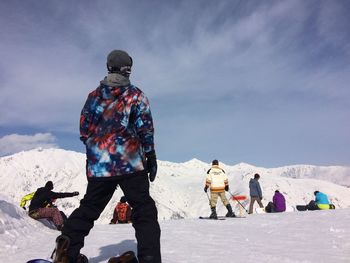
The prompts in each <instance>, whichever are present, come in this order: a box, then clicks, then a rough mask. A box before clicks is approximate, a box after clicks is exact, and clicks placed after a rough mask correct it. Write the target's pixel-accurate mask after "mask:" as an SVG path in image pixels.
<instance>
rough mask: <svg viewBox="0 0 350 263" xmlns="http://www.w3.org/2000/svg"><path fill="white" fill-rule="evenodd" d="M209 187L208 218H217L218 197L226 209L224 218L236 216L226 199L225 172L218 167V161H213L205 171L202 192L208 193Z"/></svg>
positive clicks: (226, 184)
mask: <svg viewBox="0 0 350 263" xmlns="http://www.w3.org/2000/svg"><path fill="white" fill-rule="evenodd" d="M209 187H210V209H211V214H210V216H209V217H210V218H212V219H217V218H218V216H217V214H216V204H217V201H218V197H220V198H221V201H222V202H223V204H224V205H225V206H226V208H227V211H228V212H227V214H226V217H235V216H236V215H235V214H234V212H233V211H232V207H231V205H230V203H229V201H228V200H227V198H226V195H225V191H228V190H229V185H228V178H227V175H226V174H225V171H224V170H223V169H222V168H220V167H219V161H218V160H213V161H212V167H211V168H210V169H209V170H208V171H207V178H206V181H205V187H204V192H207V191H208V188H209Z"/></svg>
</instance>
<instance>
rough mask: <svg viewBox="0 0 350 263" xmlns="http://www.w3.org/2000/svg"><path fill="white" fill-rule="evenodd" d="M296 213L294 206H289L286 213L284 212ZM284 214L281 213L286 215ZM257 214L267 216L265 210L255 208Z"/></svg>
mask: <svg viewBox="0 0 350 263" xmlns="http://www.w3.org/2000/svg"><path fill="white" fill-rule="evenodd" d="M294 211H295V208H294V207H293V206H287V207H286V211H284V212H294ZM284 212H281V213H284ZM255 213H257V214H265V213H267V212H266V211H265V208H261V207H257V208H255ZM274 213H275V212H274ZM274 213H272V214H274ZM268 214H270V213H268Z"/></svg>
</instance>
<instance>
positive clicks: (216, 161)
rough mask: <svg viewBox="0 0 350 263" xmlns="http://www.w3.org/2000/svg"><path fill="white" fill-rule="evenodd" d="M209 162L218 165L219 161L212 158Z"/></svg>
mask: <svg viewBox="0 0 350 263" xmlns="http://www.w3.org/2000/svg"><path fill="white" fill-rule="evenodd" d="M211 164H212V165H219V161H218V160H213V161H212V162H211Z"/></svg>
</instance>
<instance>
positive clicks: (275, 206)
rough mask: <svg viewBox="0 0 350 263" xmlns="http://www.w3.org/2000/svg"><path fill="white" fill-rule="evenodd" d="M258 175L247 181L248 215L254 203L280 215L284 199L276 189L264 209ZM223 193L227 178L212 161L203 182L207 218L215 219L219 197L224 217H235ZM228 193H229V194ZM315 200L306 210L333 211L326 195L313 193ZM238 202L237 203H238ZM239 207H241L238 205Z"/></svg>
mask: <svg viewBox="0 0 350 263" xmlns="http://www.w3.org/2000/svg"><path fill="white" fill-rule="evenodd" d="M259 179H260V175H259V174H258V173H256V174H254V178H251V179H250V181H249V196H250V204H249V210H248V214H252V213H253V209H254V203H255V202H257V203H258V205H259V207H260V208H262V209H263V210H264V211H265V212H267V213H280V212H284V211H286V199H285V197H284V195H283V194H282V193H281V192H280V191H279V190H278V189H277V190H275V193H274V195H273V197H272V201H270V202H269V203H268V204H267V206H266V207H264V205H263V203H262V199H263V195H262V190H261V187H260V183H259ZM208 189H210V198H209V195H208ZM225 191H226V192H229V182H228V177H227V175H226V173H225V171H224V169H222V168H221V167H220V166H219V161H218V160H213V161H212V166H211V168H210V169H209V170H208V171H207V176H206V180H205V186H204V192H205V193H206V194H207V196H208V199H209V205H210V209H211V214H210V215H209V218H211V219H217V218H218V215H217V212H216V205H217V201H218V198H219V197H220V199H221V201H222V203H223V204H224V206H225V207H226V208H227V213H226V217H235V216H236V215H235V213H234V212H233V210H232V206H231V204H230V203H229V201H228V199H227V198H226V195H225ZM229 193H230V192H229ZM230 195H231V198H232V199H233V200H235V197H234V196H233V195H232V194H231V193H230ZM314 195H315V200H312V201H310V203H309V204H308V205H306V206H305V208H306V209H307V210H324V209H334V205H332V204H330V203H329V201H328V197H327V195H326V194H324V193H321V192H320V191H315V192H314ZM238 202H239V201H238ZM240 205H242V204H241V203H240Z"/></svg>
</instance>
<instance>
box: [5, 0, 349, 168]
mask: <svg viewBox="0 0 350 263" xmlns="http://www.w3.org/2000/svg"><path fill="white" fill-rule="evenodd" d="M349 12H350V2H348V1H341V0H339V1H336V0H335V1H316V0H315V1H313V0H310V1H302V0H300V1H298V0H295V1H231V0H227V1H136V0H131V1H74V2H73V1H65V0H63V1H46V0H45V1H44V0H42V1H39V0H38V1H33V0H27V1H2V2H1V3H0V29H1V30H0V37H1V42H0V56H1V60H0V91H1V93H0V94H1V96H0V105H1V114H0V155H6V154H10V153H14V152H17V151H20V150H25V149H29V148H32V147H34V146H37V145H41V146H43V147H52V146H54V147H61V148H64V149H70V150H75V151H80V152H84V148H83V145H82V143H81V142H80V141H79V129H78V127H79V116H80V110H81V108H82V106H83V104H84V102H85V99H86V97H87V94H88V93H89V92H90V91H92V90H93V89H95V88H96V87H97V85H98V83H99V81H100V80H101V79H102V78H103V77H104V76H105V75H106V66H105V63H106V55H107V54H108V53H109V52H110V51H111V50H113V49H123V50H126V51H127V52H128V53H129V54H130V55H131V56H132V57H133V60H134V67H133V71H132V75H131V81H132V83H133V84H135V85H137V86H138V87H140V88H141V89H142V90H143V91H144V92H145V93H146V95H147V96H148V97H149V99H150V102H151V108H152V113H153V118H154V122H155V129H156V135H155V141H156V149H157V154H158V158H159V159H161V160H167V161H173V162H183V161H187V160H190V159H192V158H198V159H200V160H202V161H206V162H210V161H211V160H212V159H214V158H217V159H219V160H221V161H223V162H225V163H227V164H236V163H239V162H247V163H250V164H253V165H258V166H265V167H276V166H282V165H290V164H315V165H350V158H349V156H350V136H349V134H350V124H349V123H350V121H349V119H350V29H349V25H350V16H349V15H348V14H349Z"/></svg>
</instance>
